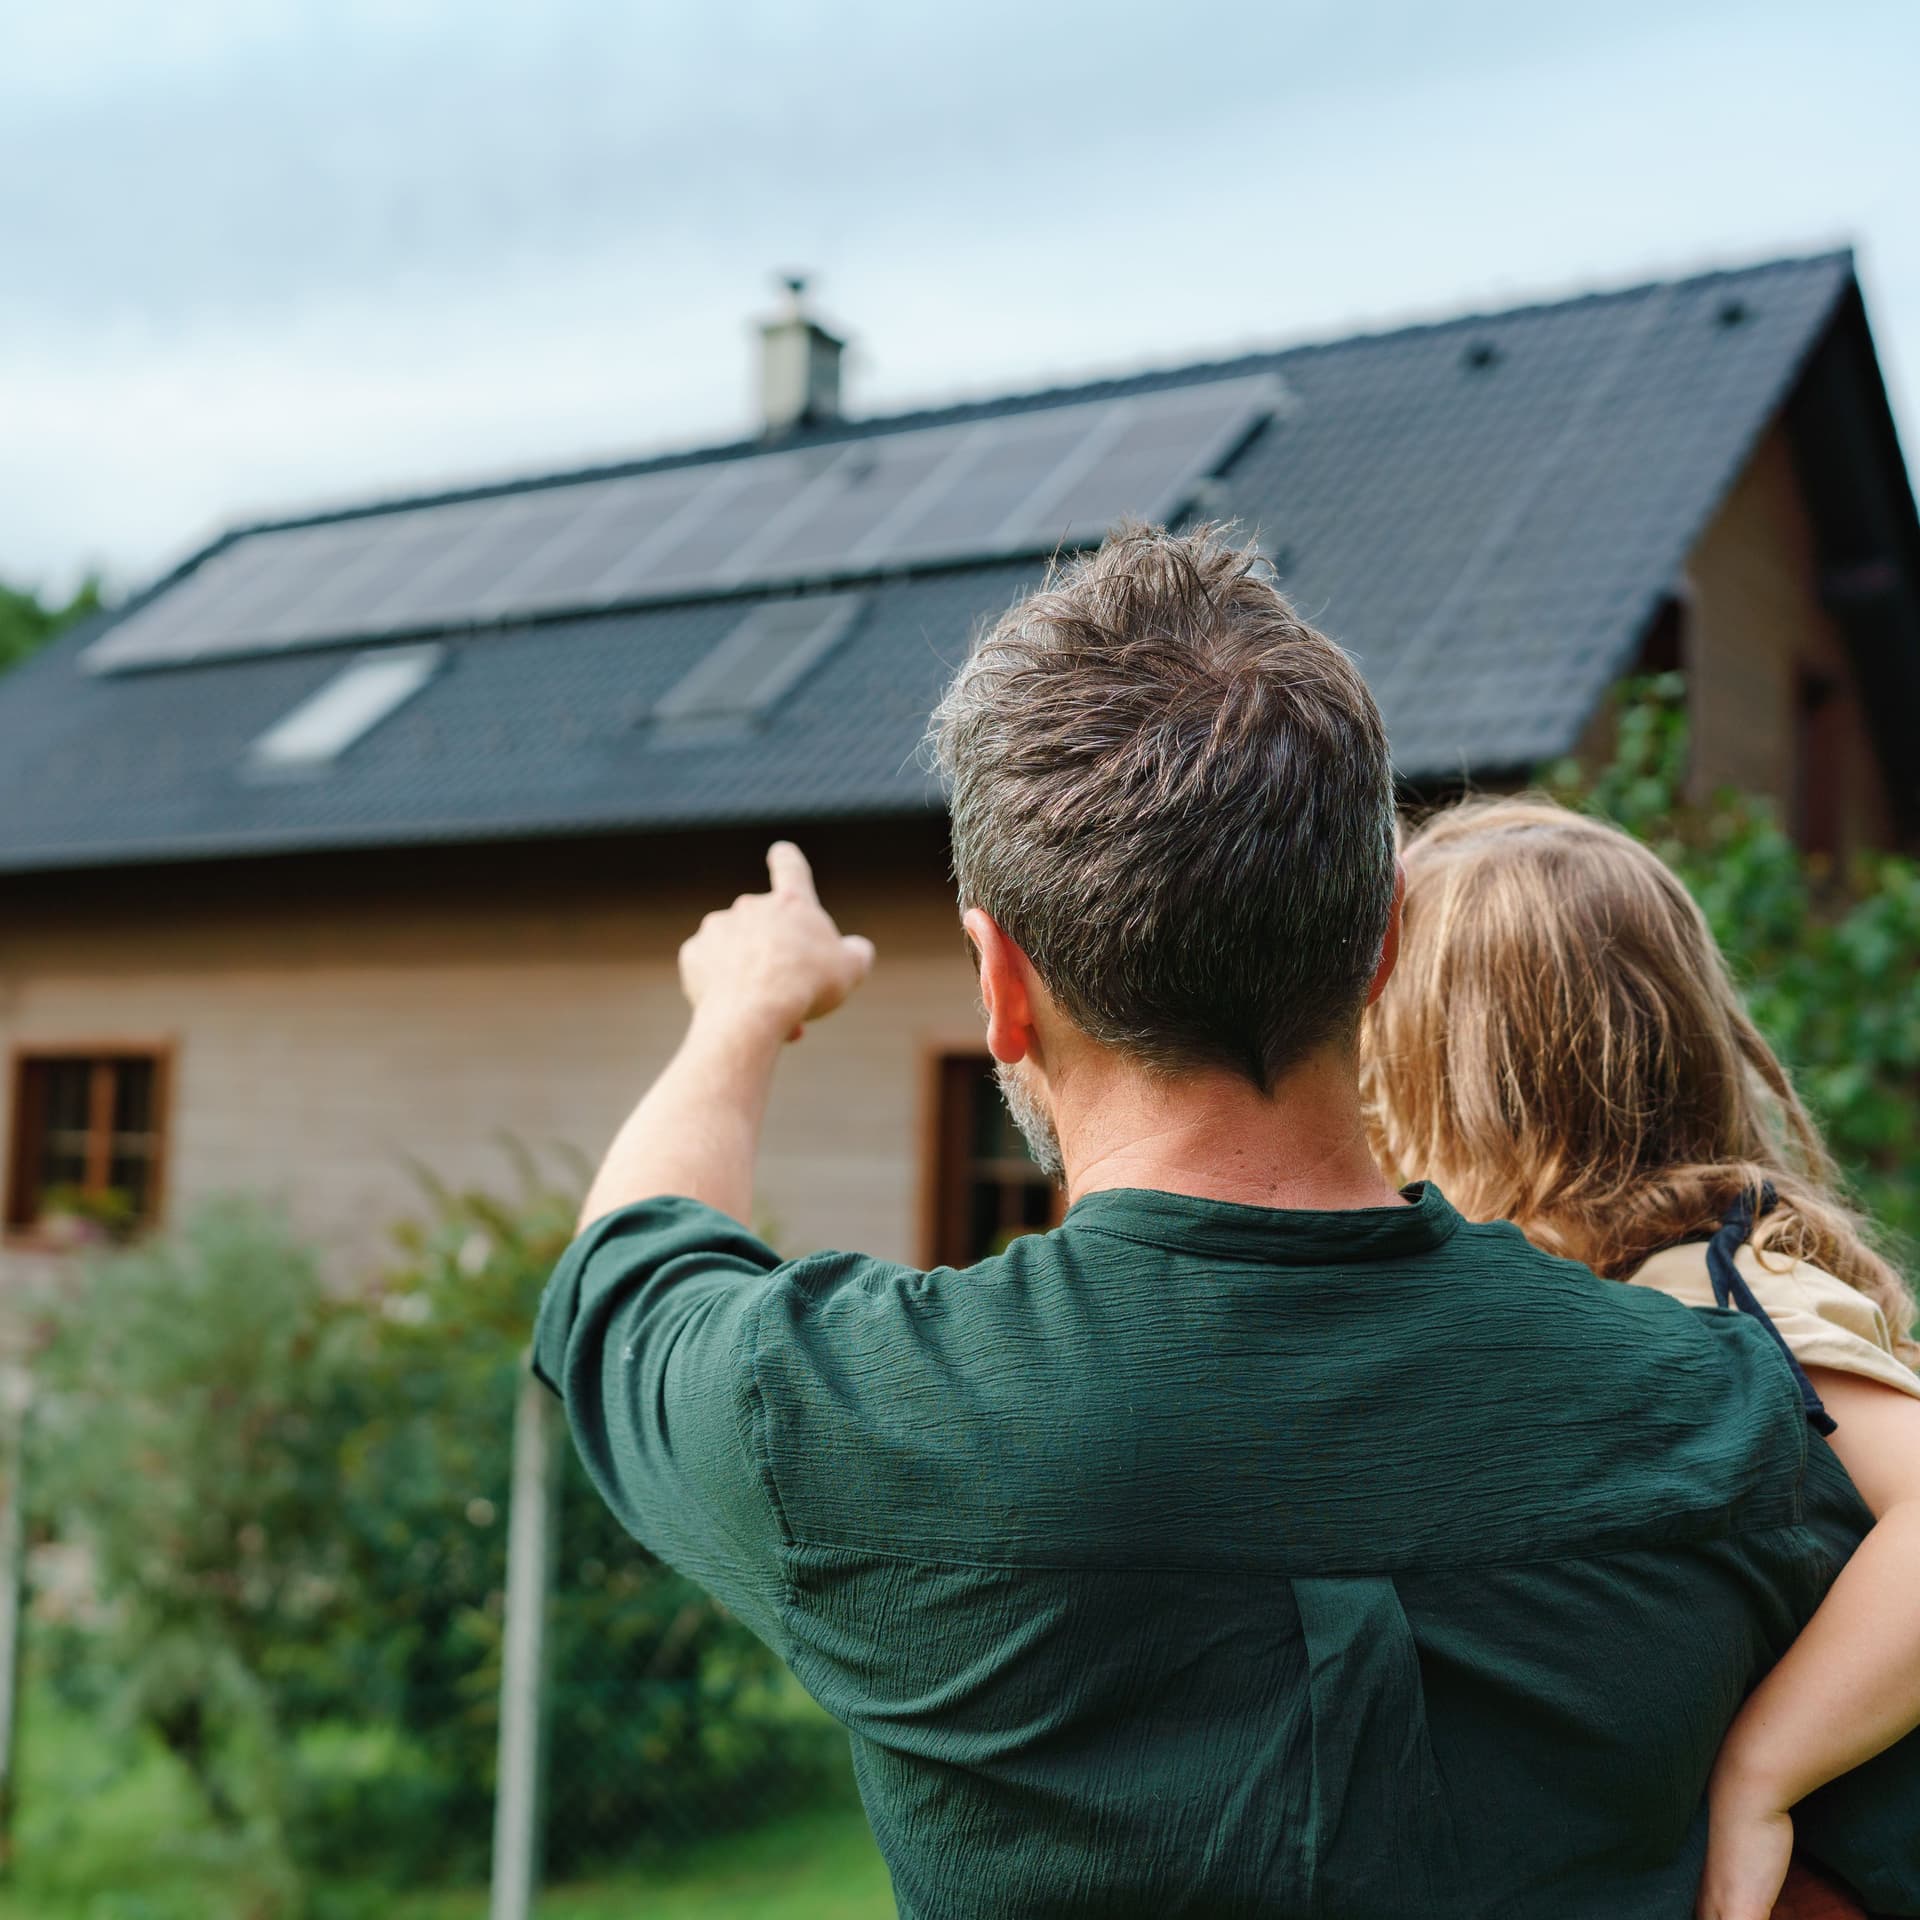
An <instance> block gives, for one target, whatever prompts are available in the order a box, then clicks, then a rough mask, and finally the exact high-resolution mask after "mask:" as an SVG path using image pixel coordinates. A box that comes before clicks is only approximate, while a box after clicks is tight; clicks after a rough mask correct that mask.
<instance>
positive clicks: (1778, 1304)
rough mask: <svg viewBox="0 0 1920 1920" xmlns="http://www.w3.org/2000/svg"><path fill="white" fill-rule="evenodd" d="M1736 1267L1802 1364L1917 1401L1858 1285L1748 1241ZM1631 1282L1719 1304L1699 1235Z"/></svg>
mask: <svg viewBox="0 0 1920 1920" xmlns="http://www.w3.org/2000/svg"><path fill="white" fill-rule="evenodd" d="M1734 1264H1735V1266H1737V1267H1738V1268H1739V1269H1740V1275H1741V1278H1742V1279H1744V1280H1745V1281H1746V1283H1747V1285H1748V1286H1750V1287H1751V1288H1752V1289H1753V1293H1754V1298H1755V1299H1757V1300H1758V1301H1759V1302H1760V1304H1761V1305H1762V1306H1763V1307H1764V1308H1766V1310H1767V1314H1768V1317H1769V1318H1770V1319H1771V1320H1772V1321H1773V1324H1774V1325H1775V1326H1776V1327H1778V1328H1779V1329H1780V1337H1781V1338H1782V1339H1783V1340H1784V1341H1785V1342H1786V1343H1787V1346H1788V1347H1789V1348H1790V1349H1791V1350H1792V1353H1793V1356H1794V1358H1795V1359H1796V1360H1798V1361H1799V1362H1800V1364H1801V1365H1802V1366H1803V1367H1832V1368H1833V1369H1834V1370H1835V1371H1836V1372H1840V1373H1854V1374H1860V1375H1863V1376H1864V1377H1865V1378H1867V1379H1870V1380H1878V1381H1880V1382H1881V1383H1882V1384H1883V1385H1885V1386H1889V1387H1894V1388H1897V1389H1898V1390H1899V1391H1900V1392H1902V1393H1910V1394H1912V1395H1914V1396H1915V1397H1916V1398H1920V1374H1916V1373H1915V1372H1914V1370H1913V1368H1911V1367H1910V1366H1908V1365H1907V1364H1906V1362H1905V1361H1904V1360H1902V1359H1901V1358H1900V1357H1899V1355H1898V1353H1897V1352H1896V1350H1895V1347H1894V1341H1893V1335H1892V1333H1891V1332H1890V1331H1889V1329H1888V1327H1887V1318H1886V1315H1885V1314H1883V1313H1882V1312H1881V1311H1880V1309H1879V1307H1878V1306H1877V1305H1876V1304H1875V1303H1874V1302H1873V1301H1872V1300H1869V1299H1868V1298H1867V1296H1866V1295H1865V1294H1864V1293H1862V1292H1860V1291H1859V1289H1858V1288H1855V1287H1850V1286H1848V1285H1847V1283H1846V1282H1845V1281H1844V1280H1837V1279H1835V1278H1834V1276H1833V1275H1832V1274H1830V1273H1827V1272H1824V1271H1823V1270H1822V1269H1821V1268H1819V1267H1816V1266H1814V1265H1812V1264H1811V1263H1810V1262H1808V1261H1805V1260H1793V1261H1789V1260H1786V1259H1784V1258H1783V1257H1781V1256H1779V1255H1776V1254H1767V1253H1760V1252H1756V1251H1755V1249H1754V1248H1752V1247H1750V1246H1748V1247H1742V1248H1741V1249H1740V1251H1739V1253H1738V1254H1737V1255H1736V1256H1735V1258H1734ZM1630 1284H1632V1285H1634V1286H1637V1287H1653V1288H1655V1289H1657V1290H1658V1291H1659V1292H1661V1293H1665V1294H1670V1295H1672V1297H1673V1298H1674V1299H1676V1300H1680V1301H1683V1302H1684V1303H1685V1304H1686V1305H1687V1306H1690V1307H1711V1306H1714V1305H1716V1304H1717V1303H1716V1302H1715V1300H1714V1297H1713V1278H1712V1275H1711V1274H1710V1273H1709V1271H1708V1269H1707V1243H1706V1242H1705V1241H1704V1240H1696V1241H1689V1242H1688V1243H1687V1244H1686V1245H1684V1246H1678V1247H1667V1248H1665V1249H1664V1250H1663V1251H1661V1252H1659V1253H1656V1254H1655V1255H1654V1256H1653V1257H1652V1258H1651V1259H1650V1260H1648V1261H1647V1262H1646V1263H1645V1264H1644V1265H1643V1266H1641V1267H1640V1269H1639V1270H1638V1271H1637V1272H1636V1273H1634V1274H1633V1275H1632V1276H1631V1281H1630Z"/></svg>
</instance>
